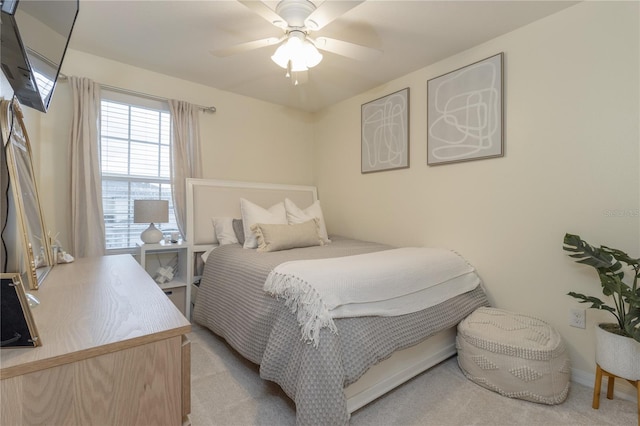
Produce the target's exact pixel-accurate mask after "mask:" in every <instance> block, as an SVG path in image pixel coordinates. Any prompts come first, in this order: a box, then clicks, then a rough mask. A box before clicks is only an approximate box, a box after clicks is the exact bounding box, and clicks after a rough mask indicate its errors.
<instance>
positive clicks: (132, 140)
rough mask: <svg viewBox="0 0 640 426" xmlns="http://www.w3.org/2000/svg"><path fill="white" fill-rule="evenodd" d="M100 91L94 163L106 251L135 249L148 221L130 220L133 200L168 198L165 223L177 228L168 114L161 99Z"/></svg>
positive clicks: (161, 226)
mask: <svg viewBox="0 0 640 426" xmlns="http://www.w3.org/2000/svg"><path fill="white" fill-rule="evenodd" d="M122 99H123V95H121V94H112V95H109V94H108V93H107V94H106V95H105V94H104V93H103V99H102V102H101V110H100V162H101V171H102V204H103V209H104V222H105V233H106V249H107V250H115V249H126V248H131V247H135V244H136V242H137V241H138V240H139V238H140V233H141V232H142V231H144V230H145V229H146V228H147V226H149V224H148V223H147V224H140V223H133V200H168V201H169V223H166V224H156V226H158V228H159V229H161V230H162V231H163V232H165V233H166V232H170V231H177V230H178V227H177V225H176V219H175V214H174V210H173V200H172V197H171V182H170V173H171V171H170V170H171V169H170V168H171V114H170V113H169V111H168V106H166V107H163V105H162V104H161V103H157V104H158V105H155V106H149V105H148V101H147V100H140V102H137V98H133V99H132V97H131V96H127V97H126V98H124V99H125V101H123V100H122Z"/></svg>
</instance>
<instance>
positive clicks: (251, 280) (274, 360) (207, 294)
mask: <svg viewBox="0 0 640 426" xmlns="http://www.w3.org/2000/svg"><path fill="white" fill-rule="evenodd" d="M332 241H333V242H332V243H331V244H329V245H326V246H318V247H309V248H303V249H293V250H284V251H278V252H271V253H258V252H257V251H256V250H246V249H243V248H242V247H241V246H240V245H238V244H231V245H226V246H222V247H219V248H217V249H215V250H214V251H213V252H212V253H211V255H210V256H209V258H208V260H207V263H206V265H205V270H204V275H203V278H202V281H201V284H200V289H199V291H198V299H197V300H196V305H195V309H194V314H193V315H194V321H195V322H196V323H198V324H200V325H202V326H204V327H207V328H209V329H210V330H211V331H213V332H214V333H216V334H218V335H219V336H221V337H223V338H224V339H225V340H226V341H227V342H228V343H229V344H230V345H231V346H232V347H233V348H234V349H236V350H237V351H238V352H239V353H240V354H241V355H242V356H244V357H245V358H247V359H248V360H250V361H252V362H254V363H256V364H259V365H260V376H261V377H262V378H264V379H266V380H271V381H274V382H276V383H278V384H279V385H280V387H282V389H283V390H284V392H285V393H286V394H287V395H288V396H289V397H290V398H291V399H292V400H293V401H295V404H296V420H297V423H298V424H304V425H307V424H314V425H342V424H347V423H348V421H349V413H348V411H347V404H346V399H345V396H344V392H343V389H344V387H346V386H348V385H349V384H351V383H353V382H355V381H356V380H358V378H360V376H362V375H363V374H364V373H365V372H366V371H367V369H368V368H369V367H371V366H372V365H374V364H376V363H378V362H379V361H381V360H384V359H385V358H388V357H389V356H390V355H391V354H392V352H394V351H396V350H399V349H403V348H406V347H409V346H412V345H414V344H416V343H419V342H421V341H422V340H424V339H426V338H427V337H429V336H431V335H433V334H435V333H437V332H438V331H441V330H443V329H445V328H448V327H452V326H454V325H456V324H457V323H458V322H460V321H461V320H462V319H463V318H465V317H466V316H467V315H469V314H470V313H471V312H473V311H474V310H475V309H476V308H478V307H479V306H488V305H489V303H488V301H487V298H486V296H485V294H484V292H483V291H482V289H481V288H480V286H478V288H477V289H475V290H473V291H470V292H468V293H465V294H462V295H460V296H457V297H455V298H453V299H450V300H448V301H446V302H444V303H441V304H439V305H436V306H434V307H431V308H429V309H426V310H423V311H419V312H416V313H413V314H408V315H402V316H395V317H362V318H343V319H337V320H336V321H335V324H336V327H337V329H338V333H337V334H334V333H332V332H330V331H329V330H328V329H326V328H325V329H322V330H321V333H320V343H319V345H318V347H317V348H315V347H314V346H313V345H310V344H308V343H305V342H304V341H302V340H301V334H300V327H299V326H298V324H297V322H296V318H295V315H294V314H292V313H291V312H290V311H289V309H288V308H287V307H285V306H284V302H283V301H282V300H277V299H275V298H273V297H272V296H270V295H268V294H267V293H266V292H265V291H264V290H263V285H264V282H265V279H266V277H267V275H268V274H269V272H270V271H271V269H273V268H274V267H275V266H277V265H279V264H280V263H282V262H286V261H290V260H302V259H319V258H328V257H338V256H350V255H355V254H362V253H370V252H374V251H380V250H385V249H389V248H391V247H389V246H385V245H382V244H377V243H371V242H364V241H356V240H349V239H344V238H339V237H333V236H332Z"/></svg>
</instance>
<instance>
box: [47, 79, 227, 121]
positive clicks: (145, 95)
mask: <svg viewBox="0 0 640 426" xmlns="http://www.w3.org/2000/svg"><path fill="white" fill-rule="evenodd" d="M58 78H59V79H60V80H68V79H69V77H67V76H66V75H64V74H62V73H60V74H59V75H58ZM99 84H100V87H101V88H103V89H105V90H110V91H112V92H117V93H123V94H125V95H135V96H140V97H141V98H147V99H151V100H154V101H162V102H167V101H168V100H169V99H167V98H163V97H162V96H156V95H150V94H148V93H142V92H136V91H135V90H129V89H123V88H121V87H115V86H109V85H107V84H101V83H99ZM194 106H195V107H197V108H198V109H200V110H202V111H203V112H210V113H214V112H216V107H214V106H209V107H206V106H202V105H194Z"/></svg>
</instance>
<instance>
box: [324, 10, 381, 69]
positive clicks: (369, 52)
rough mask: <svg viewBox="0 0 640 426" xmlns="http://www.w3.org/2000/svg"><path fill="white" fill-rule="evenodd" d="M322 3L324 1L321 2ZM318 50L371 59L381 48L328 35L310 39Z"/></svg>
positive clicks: (379, 52) (354, 57)
mask: <svg viewBox="0 0 640 426" xmlns="http://www.w3.org/2000/svg"><path fill="white" fill-rule="evenodd" d="M323 4H324V3H323ZM312 41H313V43H314V44H315V45H316V47H317V48H318V49H320V50H326V51H327V52H332V53H336V54H338V55H341V56H346V57H347V58H353V59H358V60H360V61H371V60H374V59H376V58H377V57H379V56H380V55H381V54H382V51H381V50H378V49H374V48H372V47H366V46H361V45H359V44H355V43H349V42H348V41H342V40H337V39H335V38H329V37H318V38H317V39H315V40H312Z"/></svg>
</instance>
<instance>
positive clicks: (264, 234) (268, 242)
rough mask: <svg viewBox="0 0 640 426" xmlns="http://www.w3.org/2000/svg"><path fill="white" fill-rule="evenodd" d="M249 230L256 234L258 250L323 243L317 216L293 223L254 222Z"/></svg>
mask: <svg viewBox="0 0 640 426" xmlns="http://www.w3.org/2000/svg"><path fill="white" fill-rule="evenodd" d="M251 231H253V232H254V233H255V235H256V239H257V241H258V251H260V252H266V251H278V250H288V249H292V248H301V247H312V246H321V245H324V241H323V240H322V238H321V237H320V226H319V223H318V219H317V218H313V219H311V220H308V221H306V222H303V223H297V224H294V225H280V224H268V223H256V224H254V225H252V226H251Z"/></svg>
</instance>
